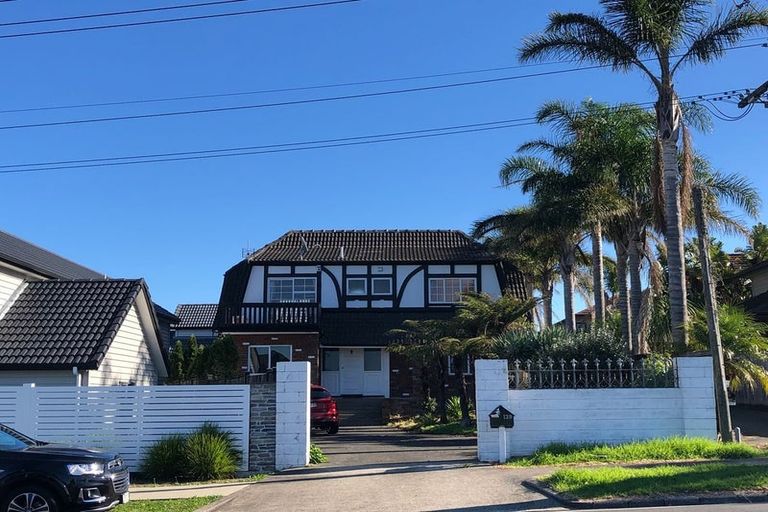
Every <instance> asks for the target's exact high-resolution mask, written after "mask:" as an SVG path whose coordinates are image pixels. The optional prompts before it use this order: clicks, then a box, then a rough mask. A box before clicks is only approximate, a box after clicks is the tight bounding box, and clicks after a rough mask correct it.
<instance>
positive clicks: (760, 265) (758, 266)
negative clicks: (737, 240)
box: [731, 261, 768, 279]
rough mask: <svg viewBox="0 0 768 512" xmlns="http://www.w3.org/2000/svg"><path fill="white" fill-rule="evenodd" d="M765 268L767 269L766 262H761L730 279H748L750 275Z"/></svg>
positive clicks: (767, 262)
mask: <svg viewBox="0 0 768 512" xmlns="http://www.w3.org/2000/svg"><path fill="white" fill-rule="evenodd" d="M766 267H768V261H763V262H761V263H755V264H754V265H752V266H751V267H748V268H745V269H744V270H742V271H741V272H739V273H737V274H736V275H735V276H733V277H732V278H731V279H738V278H740V277H749V275H750V274H752V273H754V272H757V271H758V270H763V269H764V268H766Z"/></svg>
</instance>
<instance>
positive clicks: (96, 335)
mask: <svg viewBox="0 0 768 512" xmlns="http://www.w3.org/2000/svg"><path fill="white" fill-rule="evenodd" d="M144 286H145V285H144V281H143V280H140V279H139V280H98V281H97V280H79V281H36V282H30V283H28V284H27V285H26V288H25V289H24V290H23V291H22V292H21V293H20V294H19V296H18V298H17V299H16V300H15V301H14V302H13V304H12V305H11V307H10V308H9V309H8V311H7V312H6V313H5V315H4V316H3V317H2V318H0V368H3V369H11V368H14V367H18V366H23V367H24V368H25V369H53V368H71V367H73V366H78V367H80V368H84V369H95V368H97V367H98V365H99V363H100V362H101V360H102V359H103V358H104V356H105V355H106V352H107V349H108V348H109V346H110V344H111V343H112V340H113V339H114V337H115V334H116V333H117V331H118V329H119V328H120V326H121V325H122V323H123V320H124V319H125V317H126V315H127V314H128V311H129V310H130V308H131V306H132V305H133V304H134V302H135V300H136V297H137V296H138V294H139V292H140V291H141V290H142V289H144Z"/></svg>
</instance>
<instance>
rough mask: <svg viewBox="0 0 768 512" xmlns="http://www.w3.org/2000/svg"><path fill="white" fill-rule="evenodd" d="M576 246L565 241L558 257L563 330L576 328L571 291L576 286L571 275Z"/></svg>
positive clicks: (569, 330)
mask: <svg viewBox="0 0 768 512" xmlns="http://www.w3.org/2000/svg"><path fill="white" fill-rule="evenodd" d="M575 252H576V247H575V246H574V245H573V244H571V243H568V242H566V245H565V250H564V252H563V254H562V255H561V257H560V273H561V274H562V276H563V303H564V306H565V330H566V331H568V332H574V331H575V330H576V315H575V314H574V311H573V293H574V289H575V288H576V280H575V277H574V275H573V266H574V263H575V262H576V254H575Z"/></svg>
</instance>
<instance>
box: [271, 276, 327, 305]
mask: <svg viewBox="0 0 768 512" xmlns="http://www.w3.org/2000/svg"><path fill="white" fill-rule="evenodd" d="M267 287H268V290H267V293H268V295H267V298H268V302H317V281H316V280H315V278H314V277H271V278H269V282H268V284H267Z"/></svg>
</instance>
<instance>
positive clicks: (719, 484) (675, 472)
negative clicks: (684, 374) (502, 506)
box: [542, 463, 768, 498]
mask: <svg viewBox="0 0 768 512" xmlns="http://www.w3.org/2000/svg"><path fill="white" fill-rule="evenodd" d="M542 481H543V482H545V483H547V484H549V485H550V486H551V487H552V488H553V489H554V490H556V491H557V492H561V493H568V494H571V495H573V496H576V497H578V498H608V497H613V496H618V497H627V496H649V495H659V494H682V493H686V494H696V493H701V492H718V491H744V490H750V489H751V490H761V491H763V490H768V466H766V465H746V464H742V465H732V464H723V463H711V464H698V465H691V466H669V465H665V466H656V467H650V468H621V467H604V468H564V469H559V470H558V471H556V472H555V473H554V474H552V475H550V476H548V477H545V478H543V479H542Z"/></svg>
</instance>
